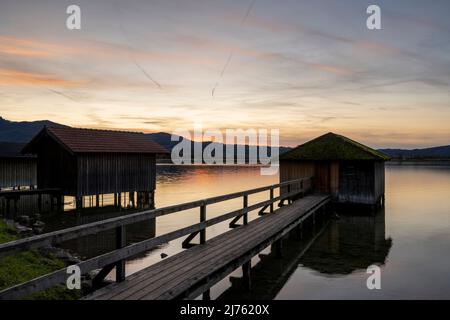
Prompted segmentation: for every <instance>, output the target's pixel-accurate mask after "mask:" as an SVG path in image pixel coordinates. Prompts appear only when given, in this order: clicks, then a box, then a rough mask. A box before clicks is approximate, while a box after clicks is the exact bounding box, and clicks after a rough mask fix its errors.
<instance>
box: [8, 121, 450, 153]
mask: <svg viewBox="0 0 450 320" xmlns="http://www.w3.org/2000/svg"><path fill="white" fill-rule="evenodd" d="M44 126H49V127H67V126H65V125H62V124H59V123H56V122H52V121H48V120H42V121H31V122H27V121H21V122H14V121H9V120H6V119H4V118H2V117H0V154H13V153H16V152H17V150H20V149H21V146H23V144H25V143H27V142H28V141H30V140H31V138H33V137H34V136H35V135H36V134H37V133H38V132H39V131H40V130H41V129H42V128H43V127H44ZM147 135H148V136H149V137H151V138H152V139H153V140H154V141H155V142H157V143H159V144H160V145H162V146H163V147H165V148H166V149H167V150H169V151H170V150H172V148H173V147H174V146H175V145H176V144H177V143H178V141H171V134H169V133H166V132H158V133H148V134H147ZM3 142H8V143H9V144H8V143H6V144H5V143H3ZM191 144H192V147H194V145H195V144H198V142H196V143H194V142H192V141H191ZM208 144H210V142H203V146H202V150H203V149H204V148H205V147H206V146H207V145H208ZM234 148H235V154H236V146H234ZM245 149H246V150H245V154H246V158H248V154H249V147H248V146H245ZM289 150H291V148H289V147H280V150H279V153H280V154H283V153H284V152H287V151H289ZM379 150H380V151H381V152H384V153H385V154H387V155H389V156H390V157H391V158H393V159H450V145H449V146H441V147H433V148H425V149H412V150H407V149H379ZM223 151H224V154H225V145H224V146H223ZM269 155H270V151H269Z"/></svg>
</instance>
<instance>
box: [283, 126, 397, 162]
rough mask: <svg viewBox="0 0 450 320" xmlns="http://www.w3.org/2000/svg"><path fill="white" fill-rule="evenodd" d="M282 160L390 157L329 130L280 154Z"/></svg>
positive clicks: (385, 159)
mask: <svg viewBox="0 0 450 320" xmlns="http://www.w3.org/2000/svg"><path fill="white" fill-rule="evenodd" d="M280 159H281V160H381V161H387V160H389V159H390V158H389V157H388V156H387V155H385V154H384V153H382V152H380V151H377V150H374V149H372V148H370V147H368V146H365V145H363V144H361V143H359V142H356V141H353V140H351V139H349V138H347V137H344V136H341V135H339V134H335V133H333V132H329V133H327V134H324V135H322V136H320V137H318V138H315V139H313V140H311V141H308V142H306V143H304V144H302V145H300V146H298V147H296V148H294V149H292V150H291V151H289V152H286V153H284V154H283V155H281V156H280Z"/></svg>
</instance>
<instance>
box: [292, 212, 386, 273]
mask: <svg viewBox="0 0 450 320" xmlns="http://www.w3.org/2000/svg"><path fill="white" fill-rule="evenodd" d="M385 232H386V226H385V212H384V210H380V211H379V212H378V213H377V214H376V215H375V216H367V215H366V216H364V215H346V214H343V215H342V214H341V215H340V217H339V219H338V220H332V221H331V223H330V225H329V227H328V228H327V229H326V231H325V232H324V234H323V235H322V236H321V237H319V238H318V239H317V240H316V241H315V242H314V244H313V245H312V247H311V248H310V249H309V250H308V251H307V252H306V254H305V255H304V256H303V257H302V259H301V261H300V263H301V265H302V266H303V267H307V268H310V269H313V270H315V271H318V272H320V273H322V274H325V275H330V276H335V275H346V274H350V273H352V272H354V271H356V270H360V269H362V270H364V271H365V270H366V269H367V267H368V266H370V265H372V264H377V265H382V264H384V263H385V261H386V257H387V255H388V253H389V250H390V248H391V246H392V239H391V238H388V239H386V238H385Z"/></svg>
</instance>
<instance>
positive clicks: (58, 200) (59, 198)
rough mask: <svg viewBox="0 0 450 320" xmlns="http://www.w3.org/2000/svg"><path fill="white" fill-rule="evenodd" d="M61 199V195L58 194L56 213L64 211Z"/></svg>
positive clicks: (62, 197)
mask: <svg viewBox="0 0 450 320" xmlns="http://www.w3.org/2000/svg"><path fill="white" fill-rule="evenodd" d="M63 199H64V196H63V195H60V194H58V195H57V196H56V211H58V212H61V211H63V210H64V208H63V202H64V200H63Z"/></svg>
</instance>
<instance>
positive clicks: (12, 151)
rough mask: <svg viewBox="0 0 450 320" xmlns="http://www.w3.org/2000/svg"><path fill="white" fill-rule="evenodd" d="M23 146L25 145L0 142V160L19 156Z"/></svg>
mask: <svg viewBox="0 0 450 320" xmlns="http://www.w3.org/2000/svg"><path fill="white" fill-rule="evenodd" d="M24 146H25V143H20V142H0V158H1V157H17V156H21V153H20V152H21V150H22V148H23V147H24Z"/></svg>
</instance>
